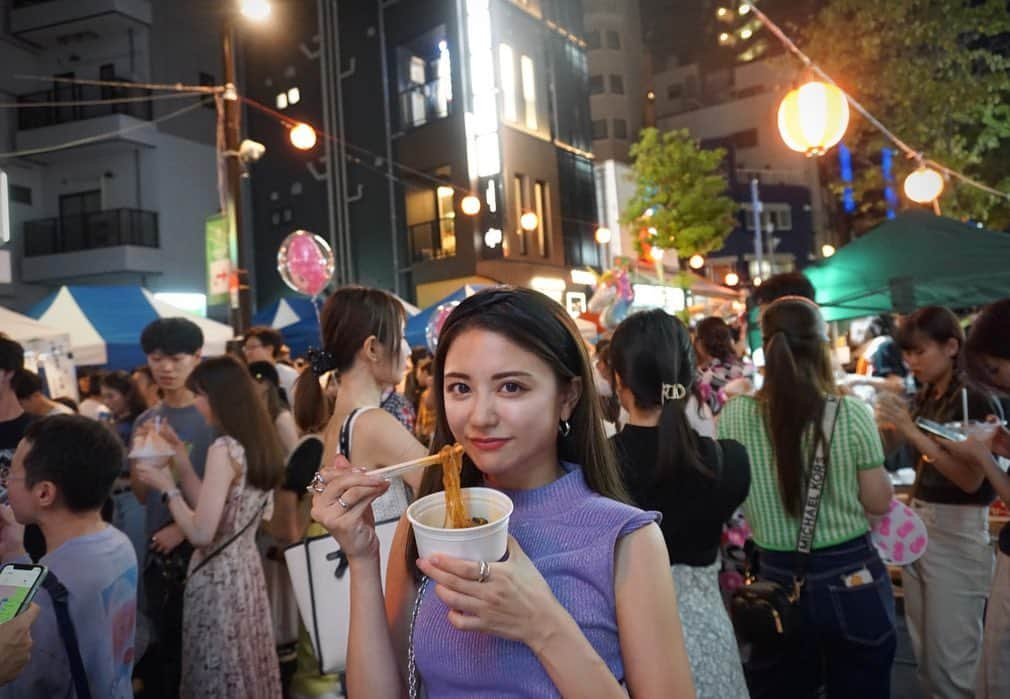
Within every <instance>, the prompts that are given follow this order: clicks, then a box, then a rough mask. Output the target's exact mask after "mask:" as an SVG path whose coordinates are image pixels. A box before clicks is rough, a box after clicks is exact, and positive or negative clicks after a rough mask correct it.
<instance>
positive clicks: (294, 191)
mask: <svg viewBox="0 0 1010 699" xmlns="http://www.w3.org/2000/svg"><path fill="white" fill-rule="evenodd" d="M301 193H302V183H301V182H298V181H295V182H292V183H291V196H294V197H297V196H298V195H299V194H301Z"/></svg>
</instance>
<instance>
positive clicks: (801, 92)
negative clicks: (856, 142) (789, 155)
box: [778, 82, 849, 156]
mask: <svg viewBox="0 0 1010 699" xmlns="http://www.w3.org/2000/svg"><path fill="white" fill-rule="evenodd" d="M778 123H779V133H780V134H781V135H782V140H783V141H785V143H786V145H787V146H789V148H791V149H792V150H794V151H798V152H800V153H806V154H807V155H808V156H814V155H823V154H824V153H825V152H826V151H827V150H828V149H829V148H831V147H832V146H833V145H835V144H836V143H838V142H839V141H841V140H842V136H844V135H845V129H846V128H847V127H848V125H849V102H848V100H847V99H846V98H845V93H844V92H842V91H841V90H840V89H838V88H837V87H835V86H834V85H831V84H829V83H822V82H809V83H807V84H805V85H802V86H801V87H798V88H796V89H795V90H792V91H790V92H789V94H787V95H786V96H785V99H783V100H782V104H780V105H779V114H778Z"/></svg>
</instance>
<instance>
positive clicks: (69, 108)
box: [18, 78, 152, 131]
mask: <svg viewBox="0 0 1010 699" xmlns="http://www.w3.org/2000/svg"><path fill="white" fill-rule="evenodd" d="M110 82H128V81H124V80H123V79H122V78H112V79H111V81H110ZM150 95H151V91H150V90H148V89H145V88H139V87H99V86H97V85H73V84H70V83H67V84H65V85H59V86H57V87H54V88H51V89H49V90H42V91H41V92H32V93H29V94H27V95H18V102H19V103H21V104H33V103H34V104H47V103H49V104H50V106H45V107H29V108H22V109H19V110H18V129H20V130H22V131H26V130H28V129H38V128H42V127H43V126H53V125H55V124H66V123H69V122H73V121H83V120H85V119H94V118H96V117H102V116H108V115H110V114H125V115H128V116H132V117H135V118H137V119H144V120H145V121H150V120H151V117H152V113H151V102H150V101H139V102H119V103H115V104H84V105H82V104H74V103H77V102H82V101H85V102H86V101H93V100H111V99H123V98H131V97H150ZM61 102H66V103H68V104H65V105H64V104H55V105H53V104H52V103H61Z"/></svg>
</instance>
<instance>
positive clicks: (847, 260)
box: [804, 211, 1010, 321]
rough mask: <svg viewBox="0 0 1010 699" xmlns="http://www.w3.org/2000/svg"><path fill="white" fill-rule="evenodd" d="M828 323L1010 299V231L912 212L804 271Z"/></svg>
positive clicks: (883, 225)
mask: <svg viewBox="0 0 1010 699" xmlns="http://www.w3.org/2000/svg"><path fill="white" fill-rule="evenodd" d="M804 272H805V274H806V275H807V277H809V278H810V281H811V282H812V283H813V285H814V288H815V289H816V290H817V302H818V303H819V304H820V305H821V309H822V312H823V314H824V318H825V320H828V321H834V320H846V319H848V318H858V317H861V316H868V315H876V314H878V313H889V312H896V313H909V312H911V311H913V310H915V309H916V308H920V307H922V306H929V305H933V304H937V305H941V306H953V307H957V308H964V307H967V306H976V305H982V304H985V303H989V302H990V301H994V300H996V299H1000V298H1005V297H1007V296H1010V235H1006V234H1003V233H994V232H993V231H987V230H984V229H981V228H978V227H976V226H974V225H971V224H967V223H962V222H960V221H955V220H953V219H949V218H944V217H942V216H935V215H933V214H931V213H928V212H925V211H909V212H906V213H902V214H900V215H899V216H898V217H897V218H895V219H892V220H890V221H887V222H885V223H882V224H880V225H879V226H877V227H876V228H874V229H873V230H871V231H870V232H869V233H867V234H866V235H864V236H863V237H862V238H859V239H858V240H855V241H853V242H852V243H850V244H848V245H846V246H845V247H843V248H841V249H840V250H839V251H838V252H837V253H836V254H835V255H834V256H833V257H831V258H829V259H827V260H824V261H823V262H822V263H820V264H819V265H816V266H814V267H808V268H807V269H806V270H804Z"/></svg>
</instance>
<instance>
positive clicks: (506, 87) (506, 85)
mask: <svg viewBox="0 0 1010 699" xmlns="http://www.w3.org/2000/svg"><path fill="white" fill-rule="evenodd" d="M498 63H499V67H498V70H499V71H500V72H501V94H502V111H503V116H504V118H505V120H506V121H511V122H513V123H515V122H517V121H519V109H518V107H517V106H516V59H515V54H514V53H513V52H512V47H511V46H509V45H508V44H501V45H499V46H498Z"/></svg>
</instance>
